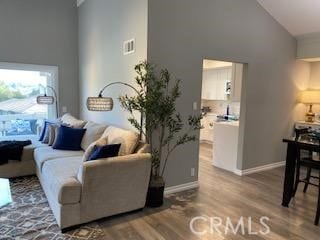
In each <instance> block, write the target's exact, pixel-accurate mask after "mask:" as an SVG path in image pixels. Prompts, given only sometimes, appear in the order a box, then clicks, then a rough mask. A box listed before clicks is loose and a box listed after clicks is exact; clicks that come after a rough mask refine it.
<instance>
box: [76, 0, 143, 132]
mask: <svg viewBox="0 0 320 240" xmlns="http://www.w3.org/2000/svg"><path fill="white" fill-rule="evenodd" d="M147 6H148V1H147V0H134V1H132V0H89V1H85V2H84V3H82V4H81V5H80V7H79V69H80V109H81V117H83V118H84V119H87V120H94V121H97V122H103V123H109V124H112V125H116V126H120V127H123V128H128V129H130V128H132V127H131V125H130V124H129V123H128V121H127V118H128V117H129V115H128V114H127V113H125V112H124V111H123V109H122V108H121V107H120V104H119V101H118V97H119V96H120V95H124V94H128V95H130V94H134V92H133V90H132V89H130V88H128V87H127V86H121V85H114V86H112V87H110V88H108V89H106V91H105V93H104V96H110V97H113V99H114V109H113V111H111V112H90V111H88V110H87V109H86V99H87V97H89V96H98V93H99V91H100V90H101V89H102V88H103V87H104V86H105V85H107V84H108V83H111V82H117V81H121V82H125V83H129V84H134V77H135V72H134V66H135V65H136V64H137V63H138V62H140V61H142V60H145V59H146V58H147V15H148V8H147ZM132 38H134V39H135V42H136V50H135V52H134V53H133V54H130V55H124V54H123V42H124V41H126V40H130V39H132Z"/></svg>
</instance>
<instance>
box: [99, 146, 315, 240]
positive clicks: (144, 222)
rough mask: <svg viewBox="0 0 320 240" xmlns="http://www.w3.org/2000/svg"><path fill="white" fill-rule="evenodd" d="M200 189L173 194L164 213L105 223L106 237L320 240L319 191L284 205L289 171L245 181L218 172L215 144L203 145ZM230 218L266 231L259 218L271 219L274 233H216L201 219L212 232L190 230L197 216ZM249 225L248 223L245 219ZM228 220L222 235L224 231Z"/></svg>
mask: <svg viewBox="0 0 320 240" xmlns="http://www.w3.org/2000/svg"><path fill="white" fill-rule="evenodd" d="M200 149H201V150H200V172H199V183H200V188H199V189H197V190H189V191H186V192H182V193H178V194H172V195H169V196H168V197H167V198H166V200H165V204H164V206H162V207H161V208H158V209H151V208H146V209H144V210H143V211H138V212H135V213H130V214H125V215H121V216H116V217H111V218H108V219H106V220H102V221H100V225H101V226H103V229H104V231H105V234H106V237H105V239H111V240H112V239H115V240H121V239H133V240H135V239H137V240H143V239H147V240H152V239H174V240H180V239H181V240H188V239H219V240H220V239H221V240H224V239H225V240H233V239H237V240H242V239H254V240H259V239H272V240H287V239H290V240H298V239H299V240H300V239H301V240H303V239H305V240H318V239H320V226H319V227H316V226H314V225H313V220H314V216H315V209H316V200H317V189H316V188H314V187H310V188H309V190H308V193H307V194H303V193H302V187H303V186H302V184H301V186H300V187H299V190H298V193H297V196H296V197H295V199H294V200H293V201H292V203H291V205H290V208H284V207H282V206H281V198H282V184H283V174H284V169H283V168H279V169H274V170H271V171H266V172H262V173H257V174H253V175H250V176H245V177H239V176H236V175H234V174H232V173H228V172H226V171H223V170H220V169H217V168H214V167H213V166H212V165H211V154H212V152H211V145H209V144H201V146H200ZM197 216H206V217H220V218H221V219H224V220H225V219H226V218H227V217H230V218H231V219H232V222H233V223H234V226H236V223H237V221H238V220H239V218H240V217H241V216H243V217H245V218H244V219H245V220H248V219H249V217H251V218H252V228H253V230H254V231H255V230H257V231H258V230H259V229H260V228H261V225H260V222H259V219H260V217H261V216H267V217H268V218H269V219H270V221H268V222H266V223H267V224H268V225H269V226H270V229H271V232H270V233H269V234H267V235H261V234H258V235H249V234H247V232H248V231H249V230H248V227H249V225H248V224H246V225H245V226H246V229H245V231H246V234H245V235H242V234H241V233H240V232H239V234H237V235H234V234H233V233H232V232H231V231H229V233H228V234H227V235H225V234H219V233H218V232H217V231H212V232H210V224H209V222H204V221H198V222H197V224H195V228H196V230H197V231H200V230H208V231H207V232H206V233H205V234H204V235H201V236H199V235H195V234H193V233H192V232H191V230H190V229H189V223H190V221H191V219H192V218H193V217H197ZM245 222H246V221H245ZM225 225H226V223H225V221H223V223H222V228H221V231H224V226H225Z"/></svg>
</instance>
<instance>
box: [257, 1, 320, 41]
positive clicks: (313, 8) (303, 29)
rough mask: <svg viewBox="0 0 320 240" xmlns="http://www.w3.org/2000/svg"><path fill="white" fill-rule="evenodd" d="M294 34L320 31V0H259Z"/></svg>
mask: <svg viewBox="0 0 320 240" xmlns="http://www.w3.org/2000/svg"><path fill="white" fill-rule="evenodd" d="M257 1H258V3H260V5H261V6H262V7H263V8H264V9H265V10H267V11H268V12H269V13H270V15H271V16H273V18H274V19H276V20H277V21H278V22H279V23H280V24H281V25H282V26H283V27H284V28H286V29H287V30H288V31H289V32H290V33H291V34H292V35H293V36H300V35H306V34H310V33H317V32H320V0H257Z"/></svg>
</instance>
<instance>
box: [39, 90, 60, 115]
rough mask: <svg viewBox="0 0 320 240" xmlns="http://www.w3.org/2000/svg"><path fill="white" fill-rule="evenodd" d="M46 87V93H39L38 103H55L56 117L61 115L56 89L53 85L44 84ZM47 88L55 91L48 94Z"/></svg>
mask: <svg viewBox="0 0 320 240" xmlns="http://www.w3.org/2000/svg"><path fill="white" fill-rule="evenodd" d="M42 87H43V88H45V93H44V95H39V96H38V97H37V103H38V104H41V105H53V104H54V103H55V107H56V117H57V118H58V117H59V107H58V106H59V105H58V96H57V92H56V90H54V88H53V87H50V86H46V87H45V86H42ZM47 89H50V90H51V91H52V92H53V96H48V95H47Z"/></svg>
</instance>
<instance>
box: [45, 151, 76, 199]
mask: <svg viewBox="0 0 320 240" xmlns="http://www.w3.org/2000/svg"><path fill="white" fill-rule="evenodd" d="M81 164H82V157H67V158H59V159H55V160H53V161H47V162H46V163H45V164H44V165H43V170H42V175H43V179H44V181H46V183H45V185H46V186H47V188H48V189H49V191H51V193H52V194H51V196H55V197H56V198H57V199H56V200H57V201H58V202H59V203H60V204H73V203H79V202H80V198H81V186H82V185H81V183H80V182H79V181H78V180H77V177H76V176H77V173H78V170H79V167H80V165H81Z"/></svg>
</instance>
